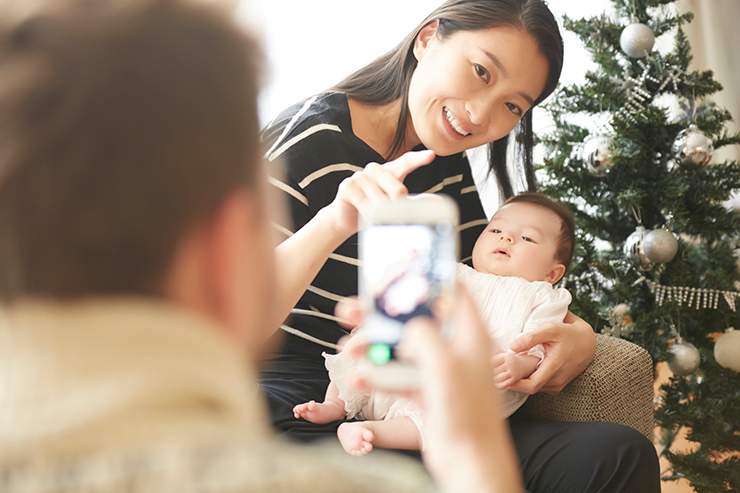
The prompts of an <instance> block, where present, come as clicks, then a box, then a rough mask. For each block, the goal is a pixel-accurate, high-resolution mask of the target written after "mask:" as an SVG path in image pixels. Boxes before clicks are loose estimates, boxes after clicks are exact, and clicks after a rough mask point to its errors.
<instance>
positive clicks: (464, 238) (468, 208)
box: [262, 92, 488, 367]
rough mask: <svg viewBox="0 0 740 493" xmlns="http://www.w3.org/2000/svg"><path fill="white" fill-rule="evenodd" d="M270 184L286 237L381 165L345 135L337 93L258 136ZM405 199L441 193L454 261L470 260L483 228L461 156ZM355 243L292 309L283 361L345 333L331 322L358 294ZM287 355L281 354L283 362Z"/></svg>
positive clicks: (302, 106) (310, 353)
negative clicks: (451, 207)
mask: <svg viewBox="0 0 740 493" xmlns="http://www.w3.org/2000/svg"><path fill="white" fill-rule="evenodd" d="M262 140H263V144H264V145H265V148H266V149H267V152H266V158H267V160H268V163H269V164H268V169H269V174H270V178H269V180H270V183H271V184H272V186H275V187H277V188H278V189H279V190H281V191H282V192H284V194H285V200H287V201H288V203H289V209H288V210H289V211H290V218H288V220H290V219H292V223H289V224H275V225H274V227H275V228H277V229H278V230H279V231H280V232H281V233H282V234H284V235H285V236H286V237H288V236H290V235H292V234H293V233H294V232H295V231H297V230H298V229H300V228H301V227H302V226H303V225H304V224H306V223H307V222H308V221H309V220H310V219H311V218H312V217H313V216H314V215H315V214H316V213H317V212H318V211H319V210H320V209H321V208H323V207H325V206H327V205H328V204H329V203H331V201H332V200H334V197H335V195H336V192H337V188H338V187H339V183H340V182H341V181H342V180H344V179H345V178H347V177H349V176H350V175H351V174H352V173H354V172H355V171H358V170H361V169H362V168H363V167H364V166H365V165H366V164H367V163H369V162H378V163H383V162H385V160H384V158H383V156H381V155H380V154H378V153H377V152H375V151H374V150H373V149H371V148H370V147H369V146H368V145H367V144H365V142H363V141H362V140H360V139H359V138H357V137H356V136H355V134H354V133H353V132H352V124H351V120H350V113H349V106H348V105H347V97H346V95H345V94H344V93H338V92H329V93H324V94H320V95H318V96H315V97H312V98H310V99H308V100H306V101H304V102H301V103H298V104H296V105H294V106H292V107H290V108H288V109H287V110H285V111H284V112H283V113H281V114H280V115H279V116H278V117H277V118H276V119H275V120H273V121H272V122H271V123H270V124H269V125H268V126H267V128H266V129H265V130H264V131H263V134H262ZM405 184H406V186H407V187H408V189H409V192H410V193H432V192H440V193H445V194H447V195H450V196H451V197H452V198H453V199H454V200H455V201H457V203H458V205H459V207H460V213H461V218H460V256H461V259H462V260H463V261H466V260H468V261H469V259H470V256H471V254H472V250H473V245H474V244H475V240H476V239H477V238H478V235H479V234H480V233H481V232H482V231H483V229H484V227H485V225H486V224H487V222H488V221H487V219H486V217H485V214H484V212H483V207H482V206H481V203H480V198H479V196H478V191H477V189H476V187H475V184H474V182H473V177H472V174H471V170H470V164H469V163H468V160H467V157H466V156H465V155H464V154H455V155H452V156H447V157H437V159H435V160H434V161H433V162H432V163H431V164H429V165H427V166H422V167H421V168H419V169H417V170H415V171H413V172H412V173H411V174H409V176H408V177H407V178H406V181H405ZM357 266H358V261H357V235H353V236H352V237H351V238H349V239H348V240H347V241H346V242H344V243H343V244H342V245H341V246H340V247H339V248H337V249H336V250H335V251H334V253H333V254H332V255H331V256H330V257H329V259H328V260H327V262H326V264H325V265H324V267H323V268H322V269H321V271H320V272H319V274H318V275H317V276H316V278H315V279H314V281H313V282H312V283H311V285H310V286H309V287H308V289H307V290H306V292H305V293H304V295H303V297H302V298H301V300H300V301H299V302H298V304H297V305H296V306H295V308H294V309H293V311H292V313H291V315H290V317H289V318H288V320H286V321H285V323H284V325H283V326H282V329H283V330H284V331H286V332H287V333H288V335H287V338H286V340H285V342H284V345H283V350H282V351H283V355H285V356H287V355H288V354H293V355H296V356H304V357H309V358H313V357H316V358H318V361H317V363H318V364H319V365H321V366H322V367H323V358H321V357H320V354H321V352H322V351H328V352H334V351H333V349H335V348H336V346H335V345H336V343H337V341H338V339H339V338H340V337H341V336H343V335H345V334H346V333H347V332H346V330H345V329H343V328H341V327H340V326H339V325H338V324H337V323H336V319H335V317H334V306H335V304H336V302H337V301H338V300H339V299H341V298H343V297H346V296H354V295H356V294H357ZM286 353H287V354H286Z"/></svg>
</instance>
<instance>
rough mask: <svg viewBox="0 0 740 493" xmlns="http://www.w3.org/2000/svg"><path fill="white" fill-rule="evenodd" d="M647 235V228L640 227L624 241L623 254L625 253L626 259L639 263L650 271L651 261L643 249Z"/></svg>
mask: <svg viewBox="0 0 740 493" xmlns="http://www.w3.org/2000/svg"><path fill="white" fill-rule="evenodd" d="M646 234H647V230H646V229H645V226H638V227H637V228H636V229H635V231H633V232H632V234H630V235H629V236H628V237H627V239H626V240H625V241H624V246H623V247H622V253H624V255H625V257H627V258H628V259H629V260H635V261H637V262H639V264H640V266H641V267H642V268H643V269H645V270H650V268H651V267H652V265H650V259H649V258H647V256H646V255H645V250H644V249H643V242H644V240H645V235H646Z"/></svg>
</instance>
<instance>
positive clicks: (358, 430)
mask: <svg viewBox="0 0 740 493" xmlns="http://www.w3.org/2000/svg"><path fill="white" fill-rule="evenodd" d="M337 436H338V437H339V441H340V442H341V443H342V447H344V450H346V451H347V453H349V454H350V455H354V456H355V457H362V456H363V455H365V454H367V453H368V452H370V451H371V450H372V449H373V440H375V434H374V433H373V432H372V430H371V429H370V426H369V425H368V424H367V423H366V422H363V421H359V422H354V423H342V424H341V425H339V429H338V430H337Z"/></svg>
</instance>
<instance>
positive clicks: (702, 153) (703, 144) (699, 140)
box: [673, 123, 714, 164]
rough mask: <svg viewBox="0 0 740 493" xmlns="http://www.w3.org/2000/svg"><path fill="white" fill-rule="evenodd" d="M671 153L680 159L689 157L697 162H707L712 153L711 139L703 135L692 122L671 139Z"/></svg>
mask: <svg viewBox="0 0 740 493" xmlns="http://www.w3.org/2000/svg"><path fill="white" fill-rule="evenodd" d="M673 153H674V154H675V155H676V157H677V158H678V159H680V160H684V159H691V160H692V161H694V162H695V163H697V164H707V162H709V159H710V158H711V157H712V153H714V144H713V143H712V139H710V138H709V137H707V136H706V135H704V133H703V132H702V131H701V130H699V127H697V126H696V125H694V124H693V123H692V124H691V125H689V128H687V129H685V130H681V131H680V132H679V133H678V135H677V136H676V140H674V141H673Z"/></svg>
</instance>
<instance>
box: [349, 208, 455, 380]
mask: <svg viewBox="0 0 740 493" xmlns="http://www.w3.org/2000/svg"><path fill="white" fill-rule="evenodd" d="M458 217H459V212H458V207H457V204H456V203H455V201H454V200H452V199H451V198H449V197H447V196H445V195H430V194H422V195H410V196H404V197H400V198H396V199H389V200H387V201H385V202H382V203H380V204H377V205H375V206H374V207H372V208H370V209H365V210H363V213H362V214H361V216H360V232H359V242H360V243H359V258H360V275H359V277H358V279H359V295H360V301H361V302H362V304H363V306H364V308H365V310H366V314H367V316H366V319H365V326H364V329H363V330H364V331H365V333H366V334H365V335H366V337H367V339H368V341H369V343H370V345H369V346H368V350H367V355H366V358H365V360H364V363H363V366H362V371H363V373H364V376H365V377H366V378H367V379H368V380H369V382H370V383H371V384H373V385H375V386H378V387H385V388H389V389H411V388H416V387H418V383H419V375H418V372H417V369H416V368H415V367H413V366H412V365H409V364H405V363H401V362H400V361H399V360H398V358H397V357H396V356H397V355H396V349H397V347H398V344H399V342H400V341H401V338H402V336H403V330H404V326H405V324H406V322H408V321H409V320H410V319H412V318H414V317H417V316H426V317H433V318H435V319H436V320H437V321H438V322H439V324H440V327H441V330H442V332H443V336H444V337H449V336H450V335H451V327H452V324H451V320H450V319H451V317H450V314H451V312H452V309H453V306H454V294H455V272H456V264H457V255H458V240H457V226H458V222H459V219H458Z"/></svg>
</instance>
